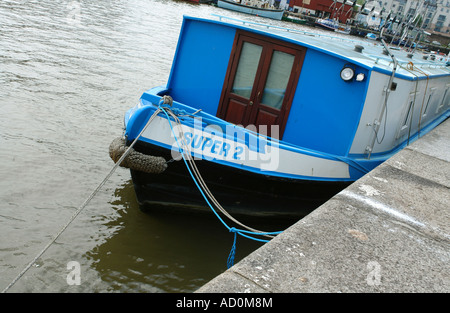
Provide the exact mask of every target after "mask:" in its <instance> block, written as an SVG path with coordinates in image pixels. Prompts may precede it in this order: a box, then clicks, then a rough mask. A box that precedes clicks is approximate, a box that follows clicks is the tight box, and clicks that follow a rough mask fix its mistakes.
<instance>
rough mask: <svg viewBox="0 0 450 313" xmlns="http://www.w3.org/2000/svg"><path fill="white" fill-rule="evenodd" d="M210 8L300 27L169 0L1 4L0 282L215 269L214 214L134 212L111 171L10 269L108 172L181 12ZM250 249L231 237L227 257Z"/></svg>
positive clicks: (136, 282) (200, 279)
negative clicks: (129, 114)
mask: <svg viewBox="0 0 450 313" xmlns="http://www.w3.org/2000/svg"><path fill="white" fill-rule="evenodd" d="M212 13H214V14H221V15H226V16H230V17H235V18H245V19H247V20H252V21H256V22H262V23H270V24H275V25H279V26H288V27H301V26H298V25H294V24H290V23H286V22H281V21H272V20H268V19H262V18H259V17H253V16H248V15H243V14H240V13H236V12H231V11H225V10H223V9H220V8H217V7H214V6H212V5H207V4H201V5H199V4H194V3H189V2H184V1H175V0H78V1H68V0H59V1H58V0H16V1H12V0H1V1H0V109H1V113H0V160H1V163H0V178H1V179H0V290H3V289H4V288H6V287H7V286H9V284H10V283H11V282H12V281H15V283H14V284H13V285H12V286H10V287H8V290H7V291H8V292H192V291H195V290H196V289H198V288H199V287H201V286H202V285H204V284H205V283H206V282H208V281H209V280H211V279H212V278H214V277H215V276H217V275H219V274H220V273H222V272H223V271H225V270H226V261H227V257H228V254H229V252H230V248H231V246H232V243H233V235H232V234H231V233H229V232H228V231H227V230H226V228H225V227H224V226H223V225H222V224H221V223H220V222H219V221H218V220H217V219H216V218H215V217H214V216H213V215H212V214H211V216H209V215H201V216H193V215H192V216H191V215H190V214H183V215H178V214H177V215H173V214H165V213H163V212H162V213H161V214H156V213H155V214H152V215H149V214H144V213H142V212H140V211H139V208H138V206H137V203H136V200H135V195H134V190H133V186H132V182H131V179H130V173H129V171H128V170H126V169H123V168H118V169H117V170H116V171H115V172H114V174H113V175H112V176H111V178H110V179H109V180H108V181H107V183H106V184H105V185H104V186H103V187H102V188H101V190H100V191H99V192H98V193H97V194H96V195H95V197H94V198H93V199H92V200H91V201H90V202H89V204H88V205H87V206H86V207H85V208H84V209H83V210H82V211H81V213H80V214H79V215H78V216H77V217H76V219H74V220H73V222H72V223H70V224H69V226H68V227H67V229H66V230H65V231H64V232H63V233H62V234H61V236H60V237H59V238H58V239H57V240H56V241H55V242H54V243H53V244H52V245H51V246H50V247H49V248H48V249H47V250H46V251H45V253H44V254H43V255H42V256H41V257H40V258H38V259H37V261H36V263H35V264H34V265H33V266H32V267H30V268H29V269H28V270H27V271H26V272H25V273H24V274H23V275H22V276H19V274H20V273H21V272H22V270H23V269H24V268H26V266H27V265H28V264H29V263H30V262H31V261H32V260H33V259H34V258H35V257H36V256H37V255H38V254H39V252H41V251H42V250H43V249H44V247H45V246H46V245H47V244H48V243H50V242H51V241H52V239H53V237H54V236H55V235H56V234H57V233H58V232H59V231H60V229H61V227H63V225H66V224H67V223H68V221H69V220H70V218H71V216H72V215H73V214H74V212H76V211H77V209H78V208H79V207H80V206H81V205H82V204H83V202H84V201H85V200H86V199H87V198H88V197H89V195H90V194H91V193H92V192H93V191H94V190H95V188H96V187H97V186H98V185H99V183H100V182H101V181H102V180H103V179H104V178H105V177H106V175H107V174H108V173H109V171H110V170H111V168H112V166H113V163H112V161H111V159H110V158H109V154H108V147H109V144H110V143H111V141H112V140H113V139H114V138H116V137H118V136H120V135H121V134H122V127H123V115H124V113H125V111H126V110H127V109H128V108H130V107H131V106H133V105H134V104H135V103H136V102H137V101H138V99H139V97H140V95H141V94H142V93H143V92H144V91H145V90H146V89H149V88H151V87H154V86H158V85H162V84H165V82H166V81H167V79H168V76H169V72H170V67H171V62H172V58H173V56H174V52H175V48H176V44H177V38H178V33H179V30H180V27H181V22H182V16H183V15H185V14H186V15H191V16H197V17H208V18H213V17H211V14H212ZM269 226H270V229H265V230H267V231H278V230H282V229H279V228H278V226H280V225H278V224H277V223H272V224H270V225H269ZM260 246H261V243H258V242H254V241H251V240H248V239H245V238H242V237H241V238H238V241H237V246H236V248H237V250H236V262H237V261H239V259H242V258H243V257H245V256H247V255H248V254H249V253H251V252H252V251H254V250H255V249H257V248H258V247H260ZM73 264H75V265H74V266H72V265H73ZM74 271H75V272H74ZM74 273H75V274H76V276H74V275H75V274H74ZM18 277H20V278H19V279H17V278H18ZM75 277H77V279H78V278H79V281H77V280H75V279H74V278H75Z"/></svg>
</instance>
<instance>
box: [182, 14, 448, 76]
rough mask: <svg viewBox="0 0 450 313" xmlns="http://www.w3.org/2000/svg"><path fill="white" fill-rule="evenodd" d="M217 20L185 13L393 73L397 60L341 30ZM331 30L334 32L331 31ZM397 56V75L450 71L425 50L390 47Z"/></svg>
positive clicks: (378, 45) (378, 46)
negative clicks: (410, 51) (317, 30)
mask: <svg viewBox="0 0 450 313" xmlns="http://www.w3.org/2000/svg"><path fill="white" fill-rule="evenodd" d="M215 16H216V17H218V19H217V20H212V19H201V18H194V17H188V16H185V17H184V18H185V19H192V20H203V21H205V22H210V23H219V24H223V25H227V26H229V27H234V28H238V29H243V30H247V31H251V32H255V33H259V34H263V35H267V36H270V37H275V38H278V39H282V40H286V41H289V42H291V43H294V44H298V45H301V46H304V47H306V48H309V49H315V50H318V51H321V52H323V53H326V54H330V55H334V56H336V57H340V58H342V59H345V60H346V61H348V62H352V63H354V64H358V65H359V66H362V67H365V68H367V69H370V70H375V71H379V72H384V73H386V74H389V73H392V69H393V67H394V62H393V60H392V58H391V57H390V56H389V55H386V54H383V50H384V47H383V45H382V44H381V43H380V42H379V41H372V40H361V39H353V38H349V37H348V36H343V35H342V36H341V35H340V34H335V35H334V34H333V35H325V34H321V33H313V32H305V31H302V30H298V29H288V28H284V27H278V26H273V25H268V24H261V23H254V22H248V21H243V20H238V19H234V18H228V17H224V16H219V15H215ZM330 34H332V33H331V32H330ZM355 46H362V47H363V49H362V52H358V51H356V50H355ZM389 48H390V51H391V53H392V54H393V55H394V56H395V58H396V60H397V62H398V66H397V70H396V76H403V78H405V79H413V80H415V79H417V78H419V79H421V78H422V79H423V78H426V77H432V76H442V75H444V76H445V75H450V68H449V67H448V66H446V62H447V61H448V60H449V58H448V57H447V58H446V59H443V60H439V59H440V58H439V57H438V56H437V57H436V60H431V58H430V57H429V58H428V60H425V59H424V58H423V56H424V54H423V53H422V52H420V51H416V52H415V53H414V54H413V56H412V58H409V57H408V52H406V51H404V50H401V49H398V48H396V47H389Z"/></svg>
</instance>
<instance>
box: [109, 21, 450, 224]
mask: <svg viewBox="0 0 450 313" xmlns="http://www.w3.org/2000/svg"><path fill="white" fill-rule="evenodd" d="M449 89H450V69H449V67H448V66H446V63H445V62H439V61H438V60H430V59H428V60H425V59H424V58H422V55H421V54H420V53H416V54H415V55H408V54H407V53H406V52H404V51H401V50H395V51H391V50H390V49H389V47H388V46H386V44H385V43H384V42H382V44H377V43H374V42H367V41H363V40H361V41H355V40H349V39H347V38H335V37H332V36H326V35H323V34H315V33H304V32H300V31H296V30H292V29H286V28H281V27H275V26H269V25H263V24H258V23H250V22H245V23H244V22H243V21H239V20H235V19H228V18H224V17H219V18H218V19H217V20H216V19H214V18H212V19H202V18H195V17H187V16H185V17H184V20H183V24H182V28H181V32H180V36H179V41H178V46H177V49H176V53H175V56H174V60H173V65H172V69H171V72H170V76H169V79H168V82H167V84H166V85H164V86H155V87H153V88H151V89H149V90H147V91H146V92H144V93H143V95H142V96H141V98H140V101H139V102H138V103H137V104H136V105H135V106H134V107H133V108H131V109H130V110H128V111H127V112H126V114H125V132H124V138H123V139H122V140H123V144H124V145H125V147H127V146H130V147H132V149H133V151H134V152H136V153H137V154H138V156H136V158H135V159H134V161H133V160H128V161H127V162H123V166H126V167H129V168H130V169H131V177H132V179H133V184H134V187H135V191H136V196H137V200H138V202H139V204H140V206H141V208H142V209H149V208H150V209H155V208H161V207H164V208H181V209H183V210H188V209H189V208H190V209H199V210H202V209H209V207H208V206H209V205H214V203H216V201H217V203H218V204H220V205H221V206H222V207H223V208H225V209H226V210H227V211H228V212H230V213H232V214H237V213H242V214H249V215H260V216H304V215H305V214H307V213H309V212H310V211H311V210H313V209H315V208H316V207H318V206H319V205H320V204H322V203H323V202H325V201H326V200H328V199H329V198H330V197H332V196H333V195H334V194H336V193H338V192H339V191H341V190H342V189H343V188H345V187H346V186H348V185H349V184H351V183H352V182H354V181H355V180H357V179H359V178H360V177H362V176H363V175H365V174H367V173H368V172H369V171H371V170H372V169H374V168H375V167H376V166H378V165H379V164H381V163H382V162H384V161H385V160H387V159H388V158H389V157H391V156H393V155H394V154H396V153H397V152H398V151H400V150H401V149H402V148H404V147H405V146H406V145H408V144H410V143H411V142H413V141H414V140H416V139H417V138H418V137H419V136H423V135H424V134H426V133H427V132H429V131H430V130H431V129H433V128H434V127H436V126H437V125H438V124H439V123H441V122H442V121H443V120H445V119H446V118H447V117H449V115H450V92H449ZM123 148H124V147H122V151H123ZM111 150H112V151H113V152H112V154H113V155H115V157H112V158H113V159H114V160H115V161H116V162H117V158H118V156H120V155H121V153H120V152H118V150H119V149H118V148H115V147H112V148H111ZM181 157H183V159H181ZM133 158H134V156H133ZM146 162H148V164H142V163H146ZM125 163H126V164H125ZM205 199H209V200H207V201H205ZM208 201H209V204H208ZM211 203H212V204H211Z"/></svg>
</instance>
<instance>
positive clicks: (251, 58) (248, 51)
mask: <svg viewBox="0 0 450 313" xmlns="http://www.w3.org/2000/svg"><path fill="white" fill-rule="evenodd" d="M261 52H262V47H261V46H258V45H255V44H252V43H249V42H244V44H243V46H242V52H241V57H240V59H239V65H238V67H237V70H236V76H235V77H234V83H233V88H232V90H231V92H232V93H234V94H236V95H239V96H242V97H244V98H250V94H251V92H252V87H253V83H254V81H255V76H256V71H257V69H258V64H259V59H260V58H261Z"/></svg>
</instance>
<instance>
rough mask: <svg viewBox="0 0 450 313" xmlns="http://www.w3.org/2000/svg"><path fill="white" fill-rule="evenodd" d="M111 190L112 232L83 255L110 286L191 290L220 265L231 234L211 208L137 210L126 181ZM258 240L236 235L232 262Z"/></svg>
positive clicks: (247, 252)
mask: <svg viewBox="0 0 450 313" xmlns="http://www.w3.org/2000/svg"><path fill="white" fill-rule="evenodd" d="M114 194H115V196H116V199H115V200H114V201H113V202H112V203H111V204H112V205H113V206H114V208H115V209H116V211H117V213H118V215H119V217H118V218H117V219H116V220H114V221H110V222H108V223H107V225H106V226H107V227H108V228H116V229H118V231H117V232H116V233H115V234H114V235H113V236H112V237H111V238H109V239H108V240H107V241H106V242H104V243H103V244H101V245H100V246H98V247H96V248H94V249H93V250H92V251H89V252H88V253H87V256H86V257H87V258H92V259H93V265H92V267H94V268H95V269H96V270H97V271H98V272H99V275H100V276H101V279H102V280H104V281H107V282H108V283H109V286H110V287H111V288H112V289H113V290H115V291H122V292H123V291H133V292H138V291H146V292H191V291H194V290H196V289H197V288H199V287H201V286H202V285H204V284H205V283H206V282H208V281H209V280H210V279H212V278H213V277H215V276H217V275H218V274H220V273H221V272H222V271H224V270H226V260H227V257H228V254H229V252H230V248H231V245H232V240H233V236H232V234H230V233H229V232H228V231H227V229H226V228H225V227H224V226H223V225H222V224H220V222H219V221H218V220H217V219H216V218H215V217H213V216H212V213H211V215H199V214H196V215H190V214H189V213H186V214H184V213H178V214H171V212H159V213H158V212H152V213H151V215H149V214H146V213H143V212H141V211H140V210H139V208H138V204H137V202H136V200H135V195H134V190H133V184H132V182H131V181H128V182H126V183H125V184H124V185H123V186H121V187H120V188H117V189H116V191H115V193H114ZM260 245H261V243H257V242H254V241H251V240H245V239H242V240H239V239H238V244H237V251H236V261H239V259H240V258H242V257H245V256H246V255H248V254H249V253H250V252H251V251H253V250H255V249H256V248H257V247H259V246H260ZM217 264H223V267H220V266H217Z"/></svg>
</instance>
